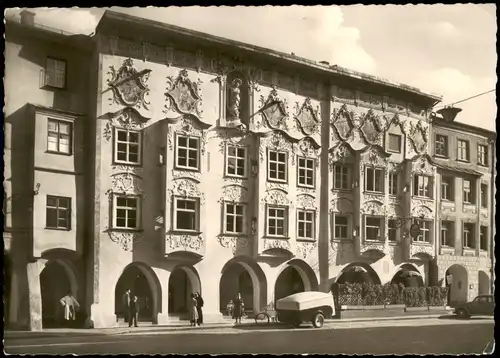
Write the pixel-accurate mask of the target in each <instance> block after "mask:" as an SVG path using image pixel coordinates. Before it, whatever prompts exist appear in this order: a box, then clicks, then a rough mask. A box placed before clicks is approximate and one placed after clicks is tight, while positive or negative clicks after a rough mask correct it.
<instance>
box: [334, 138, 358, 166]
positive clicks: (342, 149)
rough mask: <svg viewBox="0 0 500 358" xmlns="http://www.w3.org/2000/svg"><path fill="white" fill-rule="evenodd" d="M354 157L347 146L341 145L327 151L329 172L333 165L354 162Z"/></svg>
mask: <svg viewBox="0 0 500 358" xmlns="http://www.w3.org/2000/svg"><path fill="white" fill-rule="evenodd" d="M355 159H356V155H355V153H354V151H353V150H352V149H351V148H350V147H349V145H348V144H344V143H341V144H339V145H337V146H336V147H333V148H331V149H330V150H329V153H328V164H329V165H330V170H332V169H333V166H334V165H335V163H337V162H340V163H347V162H354V161H355Z"/></svg>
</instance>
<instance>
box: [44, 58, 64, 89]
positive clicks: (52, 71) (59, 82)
mask: <svg viewBox="0 0 500 358" xmlns="http://www.w3.org/2000/svg"><path fill="white" fill-rule="evenodd" d="M44 84H45V85H46V86H50V87H56V88H65V87H66V61H63V60H57V59H55V58H50V57H48V58H47V62H46V67H45V77H44Z"/></svg>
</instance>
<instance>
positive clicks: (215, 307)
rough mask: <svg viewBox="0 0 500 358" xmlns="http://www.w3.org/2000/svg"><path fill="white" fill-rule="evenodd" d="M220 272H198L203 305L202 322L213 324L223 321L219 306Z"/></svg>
mask: <svg viewBox="0 0 500 358" xmlns="http://www.w3.org/2000/svg"><path fill="white" fill-rule="evenodd" d="M219 273H220V270H218V271H217V270H203V271H202V272H199V274H200V281H201V288H202V290H201V291H202V292H201V294H202V297H203V301H204V305H203V322H204V323H213V322H220V321H221V320H223V316H222V313H221V312H220V305H219V283H220V274H219Z"/></svg>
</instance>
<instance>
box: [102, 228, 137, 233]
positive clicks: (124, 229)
mask: <svg viewBox="0 0 500 358" xmlns="http://www.w3.org/2000/svg"><path fill="white" fill-rule="evenodd" d="M108 231H113V232H124V233H125V232H130V233H140V232H143V231H144V230H142V229H128V228H124V227H111V228H109V229H108Z"/></svg>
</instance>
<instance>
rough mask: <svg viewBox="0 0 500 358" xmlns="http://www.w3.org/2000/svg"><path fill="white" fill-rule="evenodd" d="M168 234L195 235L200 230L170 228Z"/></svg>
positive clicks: (198, 233) (199, 233) (199, 232)
mask: <svg viewBox="0 0 500 358" xmlns="http://www.w3.org/2000/svg"><path fill="white" fill-rule="evenodd" d="M169 234H176V235H192V236H197V235H201V234H202V232H201V231H198V230H179V229H174V230H170V232H169Z"/></svg>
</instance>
